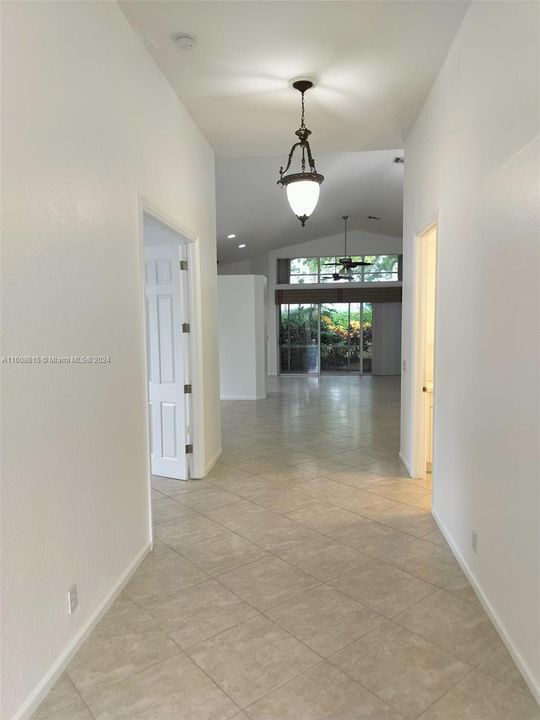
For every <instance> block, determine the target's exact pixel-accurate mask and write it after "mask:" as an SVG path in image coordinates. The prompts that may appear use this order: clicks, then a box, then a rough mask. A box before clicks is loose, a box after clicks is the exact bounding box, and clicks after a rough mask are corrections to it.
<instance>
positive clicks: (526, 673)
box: [431, 510, 540, 705]
mask: <svg viewBox="0 0 540 720" xmlns="http://www.w3.org/2000/svg"><path fill="white" fill-rule="evenodd" d="M431 514H432V516H433V519H434V520H435V522H436V523H437V525H438V526H439V530H440V531H441V533H442V535H443V537H444V539H445V540H446V542H447V543H448V545H449V547H450V550H451V551H452V552H453V554H454V556H455V558H456V560H457V561H458V563H459V565H460V567H461V569H462V570H463V573H464V574H465V576H466V578H467V580H468V581H469V582H470V584H471V586H472V588H473V590H474V592H475V593H476V595H477V596H478V599H479V600H480V602H481V604H482V607H483V608H484V610H485V611H486V614H487V616H488V617H489V619H490V620H491V622H492V623H493V625H494V626H495V629H496V630H497V632H498V633H499V635H500V637H501V640H502V641H503V643H504V644H505V646H506V649H507V650H508V652H509V653H510V655H511V656H512V659H513V661H514V662H515V663H516V665H517V668H518V670H519V671H520V673H521V674H522V675H523V679H524V680H525V682H526V683H527V685H528V686H529V690H530V691H531V693H532V694H533V695H534V697H535V699H536V701H537V702H538V704H539V705H540V687H539V686H537V685H536V683H535V680H534V678H533V676H532V673H531V672H530V670H529V668H528V667H527V664H526V663H525V661H524V660H523V658H522V657H521V654H520V652H519V650H518V649H517V648H516V647H515V646H514V643H513V642H512V639H511V637H510V635H509V634H508V633H507V631H506V628H505V627H504V624H503V623H502V621H501V619H500V618H499V616H498V615H497V613H496V611H495V610H494V609H493V606H492V605H491V603H490V602H489V600H488V598H487V597H486V595H485V593H484V591H483V590H482V588H481V587H480V584H479V583H478V581H477V580H476V578H475V576H474V574H473V572H472V570H471V569H470V568H469V566H468V565H467V563H466V562H465V560H464V559H463V556H462V555H461V553H460V552H459V550H458V548H457V546H456V544H455V543H454V541H453V540H452V537H451V535H450V533H449V532H448V530H447V529H446V527H445V526H444V523H443V522H442V520H441V519H440V518H439V517H438V516H437V513H436V512H435V510H432V511H431Z"/></svg>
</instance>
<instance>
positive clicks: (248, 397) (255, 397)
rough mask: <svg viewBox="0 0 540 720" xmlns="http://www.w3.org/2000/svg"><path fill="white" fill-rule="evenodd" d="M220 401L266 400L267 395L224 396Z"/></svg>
mask: <svg viewBox="0 0 540 720" xmlns="http://www.w3.org/2000/svg"><path fill="white" fill-rule="evenodd" d="M220 400H266V394H263V395H222V396H221V398H220Z"/></svg>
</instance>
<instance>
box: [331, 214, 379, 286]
mask: <svg viewBox="0 0 540 720" xmlns="http://www.w3.org/2000/svg"><path fill="white" fill-rule="evenodd" d="M348 219H349V216H348V215H344V216H343V220H344V221H345V252H344V257H342V258H338V264H339V265H341V267H340V269H339V270H338V271H337V272H334V273H332V274H331V275H322V279H324V280H330V279H332V280H334V281H336V280H354V275H352V274H351V270H352V269H353V268H356V267H361V266H362V265H372V264H373V263H369V262H359V261H356V260H353V259H352V258H351V257H349V256H348V255H347V220H348ZM323 266H330V267H335V266H336V263H323Z"/></svg>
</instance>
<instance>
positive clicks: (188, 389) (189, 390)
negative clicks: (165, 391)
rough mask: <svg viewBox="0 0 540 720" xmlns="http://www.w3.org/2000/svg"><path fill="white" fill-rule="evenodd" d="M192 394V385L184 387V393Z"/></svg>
mask: <svg viewBox="0 0 540 720" xmlns="http://www.w3.org/2000/svg"><path fill="white" fill-rule="evenodd" d="M190 392H191V385H189V384H188V385H184V393H185V394H186V395H188V394H189V393H190Z"/></svg>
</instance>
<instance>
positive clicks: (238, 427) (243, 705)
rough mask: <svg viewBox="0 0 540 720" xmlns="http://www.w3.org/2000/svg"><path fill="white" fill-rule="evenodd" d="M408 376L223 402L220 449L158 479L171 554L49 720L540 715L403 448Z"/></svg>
mask: <svg viewBox="0 0 540 720" xmlns="http://www.w3.org/2000/svg"><path fill="white" fill-rule="evenodd" d="M398 423H399V382H398V380H397V379H396V378H373V379H372V378H369V377H365V378H353V377H351V378H348V377H343V376H340V377H325V378H322V379H320V380H318V379H317V378H305V377H290V378H281V379H279V380H274V381H273V382H272V384H271V387H270V393H269V397H268V399H267V400H266V401H262V402H224V403H223V455H222V458H221V459H220V461H219V463H218V464H217V465H216V467H215V468H214V469H213V470H212V472H211V473H210V474H209V476H208V477H207V478H206V479H204V480H200V481H192V482H190V483H185V482H178V481H174V480H168V479H164V478H155V481H154V490H153V493H152V497H153V513H154V522H155V538H156V541H155V548H154V550H153V552H152V553H151V554H150V555H149V556H148V557H147V558H146V559H145V560H144V562H143V563H142V565H141V566H140V568H139V569H138V570H137V572H136V574H135V576H134V577H133V578H132V579H131V581H130V582H129V584H128V585H127V587H126V588H125V590H124V591H123V592H122V594H121V596H120V597H119V598H118V600H117V601H116V602H115V604H114V605H113V607H112V608H111V609H110V610H109V612H108V613H107V615H106V616H105V618H104V619H103V620H102V621H101V623H100V624H99V625H98V626H97V628H96V629H95V630H94V632H93V633H92V635H91V636H90V638H89V639H88V640H87V641H86V643H85V644H84V646H83V647H82V648H81V649H80V651H79V653H78V654H77V656H76V657H75V658H74V660H73V661H72V662H71V664H70V665H69V667H68V668H67V671H66V672H65V673H64V675H63V676H62V677H61V679H60V680H59V682H58V683H57V685H56V686H55V688H53V690H52V691H51V692H50V694H49V696H48V697H47V698H46V699H45V701H44V702H43V703H42V705H41V707H40V708H39V709H38V711H37V712H36V713H35V715H34V720H46V719H48V720H92V719H94V720H119V719H120V718H124V719H126V720H226V719H227V718H236V719H237V720H240V719H241V718H244V719H246V718H248V719H251V720H403V719H404V718H406V719H408V720H414V719H415V718H422V720H538V719H539V718H540V710H539V708H538V706H537V704H536V703H535V701H534V700H533V698H532V697H531V695H530V694H529V692H528V690H527V688H526V686H525V684H524V682H523V680H522V678H521V676H520V674H519V672H518V671H517V669H516V667H515V666H514V664H513V662H512V660H511V659H510V657H509V655H508V653H507V652H506V650H505V648H504V646H503V645H502V643H501V641H500V639H499V637H498V635H497V633H496V632H495V630H494V628H493V626H492V625H491V623H490V621H489V620H488V618H487V616H486V615H485V613H484V611H483V609H482V607H481V605H480V604H479V602H478V600H477V599H476V596H475V594H474V591H473V590H472V588H471V587H470V585H469V584H468V582H467V580H466V578H465V577H464V575H463V574H462V572H461V570H460V568H459V566H458V564H457V562H456V561H455V559H454V557H453V555H452V553H451V552H450V550H449V549H448V546H447V545H446V543H445V541H444V539H443V538H442V536H441V534H440V533H439V531H438V529H437V526H436V525H435V523H434V521H433V519H432V517H431V513H430V500H431V492H430V482H429V480H426V481H422V480H411V479H410V478H408V477H407V473H406V472H405V471H404V469H403V467H402V466H401V465H400V463H399V461H398V459H397V451H398V444H399V427H398Z"/></svg>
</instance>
